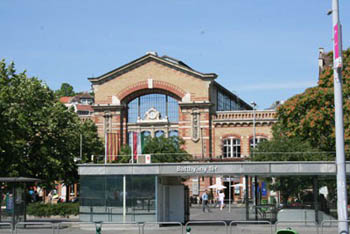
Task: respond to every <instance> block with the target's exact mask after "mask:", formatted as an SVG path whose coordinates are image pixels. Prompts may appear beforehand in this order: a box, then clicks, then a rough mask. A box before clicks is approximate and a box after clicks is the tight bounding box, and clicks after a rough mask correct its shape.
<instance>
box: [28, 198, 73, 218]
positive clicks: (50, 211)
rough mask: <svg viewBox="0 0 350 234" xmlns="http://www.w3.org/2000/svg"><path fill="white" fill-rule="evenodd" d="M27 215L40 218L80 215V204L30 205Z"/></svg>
mask: <svg viewBox="0 0 350 234" xmlns="http://www.w3.org/2000/svg"><path fill="white" fill-rule="evenodd" d="M27 214H28V215H33V216H38V217H49V216H58V215H59V216H63V217H68V216H69V215H78V214H79V203H57V204H43V203H38V202H37V203H30V204H28V206H27Z"/></svg>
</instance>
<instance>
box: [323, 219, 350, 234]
mask: <svg viewBox="0 0 350 234" xmlns="http://www.w3.org/2000/svg"><path fill="white" fill-rule="evenodd" d="M340 222H346V223H350V220H323V221H322V222H321V234H324V228H325V227H327V228H330V229H331V231H332V232H334V233H335V232H337V231H338V223H340ZM332 223H335V224H336V225H334V226H333V225H332ZM327 224H328V225H327ZM347 233H349V230H348V232H347Z"/></svg>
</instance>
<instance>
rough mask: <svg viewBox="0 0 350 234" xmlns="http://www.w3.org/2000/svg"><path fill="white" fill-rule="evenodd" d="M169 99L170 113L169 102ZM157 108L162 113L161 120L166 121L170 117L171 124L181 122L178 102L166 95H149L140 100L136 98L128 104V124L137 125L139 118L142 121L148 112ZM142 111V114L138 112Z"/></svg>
mask: <svg viewBox="0 0 350 234" xmlns="http://www.w3.org/2000/svg"><path fill="white" fill-rule="evenodd" d="M167 99H168V111H167V110H166V108H167V103H166V101H167ZM139 101H140V102H139ZM152 107H153V108H155V109H156V110H157V111H159V113H160V118H161V119H164V118H165V117H166V116H167V115H168V119H169V121H170V122H175V123H176V122H178V121H179V104H178V101H177V100H176V99H174V98H172V97H170V96H166V95H164V94H147V95H144V96H141V97H138V98H135V99H134V100H132V101H131V102H129V104H128V116H129V117H128V122H129V123H135V122H136V121H137V117H138V116H140V118H141V119H144V118H145V114H146V112H147V111H148V110H149V109H151V108H152ZM139 110H140V113H138V111H139Z"/></svg>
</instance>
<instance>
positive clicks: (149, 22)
mask: <svg viewBox="0 0 350 234" xmlns="http://www.w3.org/2000/svg"><path fill="white" fill-rule="evenodd" d="M330 8H331V0H294V1H287V0H250V1H249V0H220V1H213V0H211V1H209V0H202V1H195V0H159V1H158V0H157V1H156V0H154V1H153V0H148V1H142V0H139V1H136V0H128V1H118V0H94V1H92V0H59V1H58V0H56V1H50V0H46V1H44V0H26V1H23V0H1V1H0V26H1V37H0V42H1V43H0V58H2V59H5V60H6V61H7V62H9V61H14V62H15V64H16V68H17V71H23V70H24V69H26V70H27V73H28V75H30V76H37V77H39V79H41V80H43V81H45V82H46V83H47V84H48V85H49V87H50V88H52V89H58V88H59V87H60V85H61V84H62V83H63V82H68V83H70V84H71V85H73V87H74V89H75V90H76V91H85V90H86V91H88V90H90V83H89V82H88V80H87V77H92V76H99V75H101V74H104V73H106V72H108V71H110V70H112V69H114V68H117V67H119V66H121V65H123V64H125V63H128V62H130V61H131V60H134V59H137V58H139V57H141V56H143V55H144V54H145V53H146V52H147V51H157V52H158V54H159V55H168V56H171V57H174V58H177V59H180V60H182V61H183V62H185V63H187V64H188V65H189V66H191V67H192V68H194V69H196V70H198V71H201V72H204V73H211V72H213V73H216V74H218V75H219V77H218V78H217V80H216V81H217V82H219V83H220V84H222V85H223V86H224V87H226V88H227V89H228V90H231V91H232V92H234V93H236V94H238V95H239V96H240V97H241V98H243V99H244V100H245V101H247V102H251V101H255V102H256V103H257V104H258V108H259V109H264V108H267V107H269V106H270V105H271V104H272V103H273V102H274V101H276V100H286V99H288V98H289V97H291V96H293V95H295V94H297V93H300V92H303V91H304V90H305V89H306V88H308V87H311V86H315V85H316V83H317V77H318V61H317V58H318V48H319V47H323V48H325V50H326V51H329V50H331V49H332V40H331V38H332V18H331V16H327V15H326V13H327V11H328V10H329V9H330ZM346 12H350V2H349V1H345V0H340V17H341V22H342V24H343V48H348V47H349V46H350V14H346Z"/></svg>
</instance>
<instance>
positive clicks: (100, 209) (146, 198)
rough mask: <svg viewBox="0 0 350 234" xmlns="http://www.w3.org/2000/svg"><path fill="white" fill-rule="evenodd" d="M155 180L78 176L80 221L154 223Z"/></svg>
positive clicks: (145, 177)
mask: <svg viewBox="0 0 350 234" xmlns="http://www.w3.org/2000/svg"><path fill="white" fill-rule="evenodd" d="M156 181H157V176H152V175H147V176H123V175H84V176H80V191H81V192H80V194H81V197H80V199H81V203H80V220H81V221H91V222H94V221H104V222H137V221H157V213H156V210H157V208H156V203H157V196H156V194H157V193H156V192H157V186H156V184H157V183H156Z"/></svg>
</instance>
